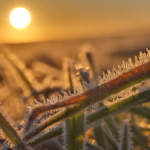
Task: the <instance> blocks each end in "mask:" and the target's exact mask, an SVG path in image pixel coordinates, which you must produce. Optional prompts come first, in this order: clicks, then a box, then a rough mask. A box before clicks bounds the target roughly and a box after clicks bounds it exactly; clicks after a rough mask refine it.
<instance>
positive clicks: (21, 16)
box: [9, 7, 31, 28]
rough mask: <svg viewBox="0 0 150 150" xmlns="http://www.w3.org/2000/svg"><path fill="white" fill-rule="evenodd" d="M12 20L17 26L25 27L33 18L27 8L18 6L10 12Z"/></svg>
mask: <svg viewBox="0 0 150 150" xmlns="http://www.w3.org/2000/svg"><path fill="white" fill-rule="evenodd" d="M9 19H10V22H11V24H12V25H13V26H14V27H15V28H25V27H26V26H27V25H28V24H29V23H30V20H31V16H30V13H29V12H28V11H27V10H26V9H25V8H21V7H19V8H16V9H14V10H13V11H12V12H11V13H10V17H9Z"/></svg>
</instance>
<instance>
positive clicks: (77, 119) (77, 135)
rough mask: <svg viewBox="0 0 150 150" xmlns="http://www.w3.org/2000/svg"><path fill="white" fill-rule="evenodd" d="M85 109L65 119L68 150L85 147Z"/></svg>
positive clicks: (78, 149) (77, 149)
mask: <svg viewBox="0 0 150 150" xmlns="http://www.w3.org/2000/svg"><path fill="white" fill-rule="evenodd" d="M84 122H85V121H84V111H81V112H78V113H76V114H75V115H73V116H71V117H69V118H67V119H66V121H65V137H64V138H65V141H66V149H67V150H83V149H84V130H85V123H84Z"/></svg>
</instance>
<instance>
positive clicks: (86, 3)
mask: <svg viewBox="0 0 150 150" xmlns="http://www.w3.org/2000/svg"><path fill="white" fill-rule="evenodd" d="M17 7H23V8H25V9H27V10H28V11H29V13H30V15H31V22H30V24H29V25H28V26H27V27H25V28H22V29H18V28H14V27H13V26H12V25H11V23H10V20H9V15H10V13H11V11H12V10H13V9H15V8H17ZM149 8H150V1H149V0H142V1H141V0H133V1H130V0H124V1H120V0H114V1H111V0H105V1H102V0H93V1H91V0H82V1H79V0H76V1H75V0H73V1H70V0H64V1H61V0H55V1H51V0H42V1H41V0H36V1H33V0H11V1H10V0H0V14H1V15H0V33H1V34H0V43H1V44H6V45H7V46H8V47H9V48H10V49H11V50H12V51H13V52H14V53H16V54H17V55H18V56H19V57H20V58H21V59H22V60H24V61H25V62H27V63H30V62H31V61H32V60H33V59H51V61H56V63H57V65H58V66H59V67H61V58H62V56H64V55H66V54H67V55H69V56H70V57H77V55H78V53H79V51H80V50H79V49H80V47H81V46H82V45H84V44H87V43H88V44H90V45H92V46H93V47H94V49H95V51H96V52H97V53H98V54H97V55H96V56H97V58H96V60H97V61H98V62H97V63H98V66H99V71H100V72H101V71H102V70H103V69H106V68H112V66H113V65H117V64H118V63H120V62H121V60H122V59H126V58H128V57H132V56H133V55H135V54H136V55H137V54H138V51H145V49H146V48H147V47H149V46H150V43H149V39H150V19H149V18H150V15H149V14H150V9H149Z"/></svg>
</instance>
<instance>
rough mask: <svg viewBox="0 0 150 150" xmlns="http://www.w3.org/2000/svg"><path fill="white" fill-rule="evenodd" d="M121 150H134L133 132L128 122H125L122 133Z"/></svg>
mask: <svg viewBox="0 0 150 150" xmlns="http://www.w3.org/2000/svg"><path fill="white" fill-rule="evenodd" d="M119 150H132V139H131V131H130V127H129V125H128V124H127V122H125V121H124V122H123V125H122V131H121V133H120V141H119Z"/></svg>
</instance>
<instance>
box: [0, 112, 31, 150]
mask: <svg viewBox="0 0 150 150" xmlns="http://www.w3.org/2000/svg"><path fill="white" fill-rule="evenodd" d="M0 127H1V129H2V130H3V132H4V133H5V135H6V136H7V137H8V139H9V141H11V143H12V144H13V145H14V146H15V148H17V149H22V150H28V148H27V147H26V146H25V144H24V142H23V141H22V140H21V138H20V137H19V135H18V133H17V132H16V131H15V130H14V129H13V127H12V126H11V125H10V123H9V122H8V121H7V120H6V119H5V117H4V116H3V115H2V114H1V113H0Z"/></svg>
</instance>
